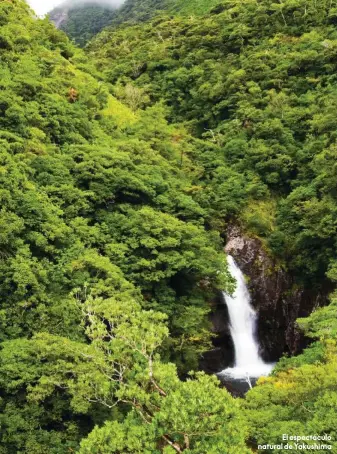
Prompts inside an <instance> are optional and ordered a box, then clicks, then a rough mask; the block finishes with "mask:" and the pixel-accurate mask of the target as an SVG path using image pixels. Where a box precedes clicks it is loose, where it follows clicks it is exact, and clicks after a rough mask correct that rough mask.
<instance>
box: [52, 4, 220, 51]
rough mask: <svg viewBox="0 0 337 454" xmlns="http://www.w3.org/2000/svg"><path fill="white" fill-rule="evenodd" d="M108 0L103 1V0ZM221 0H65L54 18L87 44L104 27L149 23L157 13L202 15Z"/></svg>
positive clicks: (73, 37) (60, 26)
mask: <svg viewBox="0 0 337 454" xmlns="http://www.w3.org/2000/svg"><path fill="white" fill-rule="evenodd" d="M103 1H104V0H102V2H103ZM218 3H219V0H207V1H206V0H190V1H188V2H185V1H184V2H183V1H181V0H126V1H125V3H123V5H121V6H120V7H119V8H113V7H112V6H110V7H109V6H107V4H106V2H105V3H102V4H100V0H97V1H96V2H94V0H93V3H92V4H89V3H86V4H80V5H76V4H74V3H73V2H68V3H67V2H65V3H64V4H63V5H62V6H60V7H58V8H55V9H54V10H52V11H51V12H50V19H51V21H52V22H53V23H54V24H55V25H56V27H57V28H60V29H61V30H63V31H64V32H65V33H66V34H67V35H68V36H69V37H70V38H72V39H73V40H74V41H75V42H76V43H77V44H78V45H80V46H82V47H83V46H84V45H85V44H86V43H87V42H89V41H90V40H91V38H92V37H94V36H95V35H97V34H98V33H99V32H100V31H101V30H102V29H103V28H105V27H107V26H108V25H110V26H111V27H117V26H118V25H121V24H123V23H140V22H146V21H148V20H150V19H151V18H153V17H155V16H156V15H158V14H160V13H162V12H167V13H169V14H182V15H202V14H204V13H206V12H207V11H209V10H210V9H211V8H212V6H214V5H216V4H218Z"/></svg>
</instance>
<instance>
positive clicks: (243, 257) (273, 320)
mask: <svg viewBox="0 0 337 454" xmlns="http://www.w3.org/2000/svg"><path fill="white" fill-rule="evenodd" d="M225 251H226V253H227V254H230V255H232V256H233V257H234V259H235V261H236V262H237V264H238V265H239V267H240V268H241V270H242V271H243V273H244V274H245V275H246V276H247V280H248V282H247V283H248V288H249V291H250V294H251V298H252V305H253V307H254V308H255V310H256V312H257V314H258V332H257V336H258V339H259V343H260V346H261V352H260V353H261V356H262V357H263V359H264V360H265V361H275V360H277V359H279V358H280V356H282V354H284V353H289V354H290V355H294V354H297V353H299V352H300V351H301V350H302V349H303V348H304V347H305V346H306V339H305V338H304V336H303V333H301V332H300V331H299V329H298V326H297V324H296V320H297V318H299V317H305V316H308V315H309V314H310V313H311V312H312V310H313V309H314V307H316V306H318V305H321V304H324V302H325V300H326V298H325V297H324V296H323V295H321V294H317V293H312V292H310V291H308V290H305V289H300V288H298V287H297V286H296V284H295V282H294V281H293V279H292V276H291V275H289V274H288V273H287V272H286V271H285V270H284V269H283V268H282V267H281V266H280V265H279V263H277V261H276V260H275V259H274V258H273V257H271V256H270V255H269V254H268V253H267V252H266V251H265V250H264V248H263V245H262V243H261V241H260V240H259V239H257V238H249V237H247V236H245V235H244V234H243V233H242V232H241V230H240V228H239V227H238V226H231V227H229V228H228V231H227V244H226V247H225Z"/></svg>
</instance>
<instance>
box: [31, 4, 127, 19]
mask: <svg viewBox="0 0 337 454" xmlns="http://www.w3.org/2000/svg"><path fill="white" fill-rule="evenodd" d="M27 1H28V3H29V5H30V6H31V7H32V8H33V10H34V11H35V12H36V14H38V15H41V16H42V15H44V14H47V13H48V12H49V11H51V10H52V9H53V8H55V7H56V6H59V5H62V4H63V3H68V4H70V5H72V6H73V5H76V4H85V3H97V4H103V5H110V6H113V7H116V8H117V7H118V6H121V5H122V4H123V3H124V1H125V0H70V1H67V2H65V1H64V0H27Z"/></svg>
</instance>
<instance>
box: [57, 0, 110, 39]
mask: <svg viewBox="0 0 337 454" xmlns="http://www.w3.org/2000/svg"><path fill="white" fill-rule="evenodd" d="M116 11H117V10H116V8H114V7H113V6H109V5H107V4H102V5H101V4H99V3H97V2H96V3H95V2H94V1H93V2H92V3H89V2H86V3H85V4H81V3H79V4H78V3H76V2H75V3H74V2H73V1H71V2H65V3H63V4H62V5H61V6H59V7H56V8H54V9H53V10H52V11H51V12H50V13H49V18H50V20H51V21H52V22H53V23H54V24H55V25H56V26H57V28H59V29H60V30H63V31H64V32H65V33H66V34H67V35H68V36H69V37H70V38H71V39H73V40H74V42H75V43H76V44H77V45H78V46H81V47H83V46H84V45H85V44H86V43H87V42H88V41H90V39H91V38H93V37H94V36H95V35H96V34H97V33H98V32H100V31H101V30H102V29H103V28H104V27H106V26H107V25H109V24H110V23H111V22H112V20H113V19H114V17H115V15H116Z"/></svg>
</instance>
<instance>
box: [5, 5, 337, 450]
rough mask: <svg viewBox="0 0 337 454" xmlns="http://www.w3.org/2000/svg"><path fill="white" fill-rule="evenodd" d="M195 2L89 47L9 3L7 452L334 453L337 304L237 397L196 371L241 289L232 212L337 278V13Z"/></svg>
mask: <svg viewBox="0 0 337 454" xmlns="http://www.w3.org/2000/svg"><path fill="white" fill-rule="evenodd" d="M133 3H134V5H136V9H137V11H138V12H139V11H140V9H141V7H142V8H143V7H144V8H145V10H146V9H147V10H148V11H150V10H151V11H153V10H152V3H151V2H137V3H136V2H133ZM216 3H218V2H216ZM220 3H221V2H220ZM127 4H131V2H128V3H127ZM127 4H126V5H125V7H126V6H127ZM179 5H180V6H181V8H179ZM195 5H196V2H193V1H192V0H191V1H190V2H184V3H182V2H180V3H179V2H177V1H176V2H174V5H173V4H171V5H168V6H167V8H168V10H167V11H168V12H169V16H167V15H165V16H159V17H158V16H157V17H156V18H154V19H152V22H149V23H145V24H138V25H130V24H129V25H127V24H124V25H122V26H121V27H120V28H117V29H116V28H115V27H113V28H112V29H107V30H105V31H103V32H102V33H101V34H100V35H99V36H97V38H96V39H95V40H94V41H92V43H91V44H90V46H89V47H88V50H87V52H88V55H86V54H85V53H84V52H83V51H82V50H80V49H78V48H76V47H75V46H74V45H73V44H72V43H71V42H70V41H69V39H68V38H67V37H66V35H65V34H64V33H63V32H60V31H58V30H56V28H55V27H54V26H53V25H52V24H51V23H50V22H49V20H48V19H44V20H40V19H36V18H35V17H34V15H33V14H32V12H31V11H30V10H29V8H28V6H27V5H26V3H25V2H24V1H23V0H12V1H10V2H9V1H5V0H0V25H1V30H0V57H1V63H0V72H1V77H0V113H1V115H0V159H1V161H0V183H1V184H0V201H1V206H0V209H1V217H0V277H1V279H0V326H1V330H0V340H1V347H0V412H1V413H0V427H1V431H0V453H1V454H2V453H3V454H13V453H29V454H42V453H45V452H48V453H51V454H63V453H64V454H65V453H69V452H79V453H80V454H86V453H104V454H108V453H111V454H113V453H115V454H117V453H120V452H123V453H130V454H137V453H139V454H147V453H148V454H156V453H158V454H159V453H163V454H172V453H177V452H178V453H181V452H184V453H185V454H224V453H226V454H237V453H238V452H240V453H243V454H245V453H247V454H248V453H249V452H252V451H251V450H252V449H255V445H256V444H257V443H271V442H273V441H275V443H276V442H279V441H280V439H279V437H280V436H281V435H280V434H282V433H292V434H293V433H296V434H297V433H298V434H299V435H302V434H303V435H307V434H312V433H319V434H323V433H326V434H328V435H330V436H331V437H332V438H334V440H335V441H334V443H336V437H337V434H336V424H335V417H336V399H337V397H336V377H337V373H336V372H337V364H336V340H337V339H336V336H337V331H336V297H335V296H332V302H331V305H330V306H328V307H326V308H320V309H318V310H317V311H315V312H314V313H313V314H312V315H311V316H310V317H309V318H307V319H303V320H300V321H299V324H300V326H301V327H302V328H303V329H304V330H305V331H306V333H307V335H308V336H310V337H312V338H313V339H314V342H313V344H312V345H311V347H310V348H308V349H306V350H305V351H304V352H303V354H302V355H300V356H299V357H296V358H285V359H283V360H281V361H280V363H279V364H278V365H277V367H276V370H275V373H274V375H273V376H272V377H269V378H267V379H263V380H261V381H260V383H259V385H258V386H257V387H256V388H254V389H253V390H252V391H250V392H249V393H248V395H247V398H246V399H245V400H243V399H235V398H233V397H232V396H231V395H230V394H229V393H228V392H227V391H226V390H225V389H222V388H221V387H219V383H218V381H217V379H216V378H214V377H207V376H205V375H204V374H202V373H198V372H197V373H193V372H192V373H189V372H190V371H191V370H195V371H196V370H197V369H198V358H199V355H200V353H201V352H202V351H204V350H205V349H207V348H208V347H209V345H210V339H211V334H210V326H209V322H208V317H207V315H208V313H209V307H210V304H209V303H210V301H211V300H212V298H213V297H214V295H215V294H216V292H217V291H218V290H220V289H221V290H229V291H230V290H231V289H232V288H233V283H232V280H231V279H230V277H229V275H228V271H227V266H226V261H225V257H224V254H223V241H222V235H223V233H224V226H225V223H226V221H228V220H229V219H233V218H234V219H237V220H239V221H241V222H242V223H244V225H245V226H246V228H247V229H249V230H250V231H253V232H254V233H255V234H257V235H259V236H260V237H261V238H263V239H264V241H265V243H266V244H267V245H268V246H269V248H270V249H271V250H273V251H274V253H275V254H276V255H278V256H279V257H280V259H281V260H282V261H283V262H284V264H285V265H286V266H287V267H288V269H289V270H290V271H291V272H293V273H294V274H295V275H296V277H297V282H298V283H299V284H300V283H305V284H306V285H308V283H309V282H310V285H312V287H314V286H320V285H322V283H323V282H324V281H325V280H326V279H329V280H330V282H331V283H334V282H335V281H336V279H337V273H336V269H337V265H336V263H337V262H336V254H335V249H336V240H337V216H336V208H335V207H336V197H337V195H336V190H335V167H336V164H335V153H336V132H335V131H336V124H335V123H336V119H335V109H334V107H335V104H336V76H335V74H336V69H337V68H336V59H335V53H336V48H337V32H336V29H335V23H336V21H337V10H336V7H335V5H334V2H331V0H322V1H320V2H316V1H314V0H312V1H311V0H296V1H294V0H284V1H283V2H282V3H274V2H273V1H271V0H262V1H260V2H256V1H253V0H244V1H242V0H241V1H225V2H223V3H221V4H220V5H217V4H216V5H210V3H209V2H207V8H206V7H205V9H204V8H203V5H206V2H205V3H203V2H198V7H200V9H198V10H197V9H195ZM211 6H212V9H211V10H210V12H209V14H206V12H207V11H208V9H209V7H211ZM158 9H160V8H158ZM123 11H124V12H125V11H126V10H125V9H124V10H123ZM174 11H181V13H180V15H179V16H174ZM193 12H195V13H198V14H201V15H202V14H206V15H205V16H202V17H200V18H198V17H197V14H193V17H191V15H192V13H193ZM185 13H186V14H187V15H185V16H184V14H185ZM125 14H126V13H125ZM137 14H138V13H137ZM139 14H141V13H139ZM151 15H152V13H151ZM144 19H147V17H145V16H144ZM142 20H143V19H142ZM334 447H335V445H334ZM281 452H282V451H281Z"/></svg>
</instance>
